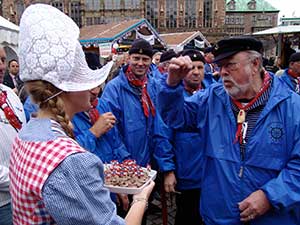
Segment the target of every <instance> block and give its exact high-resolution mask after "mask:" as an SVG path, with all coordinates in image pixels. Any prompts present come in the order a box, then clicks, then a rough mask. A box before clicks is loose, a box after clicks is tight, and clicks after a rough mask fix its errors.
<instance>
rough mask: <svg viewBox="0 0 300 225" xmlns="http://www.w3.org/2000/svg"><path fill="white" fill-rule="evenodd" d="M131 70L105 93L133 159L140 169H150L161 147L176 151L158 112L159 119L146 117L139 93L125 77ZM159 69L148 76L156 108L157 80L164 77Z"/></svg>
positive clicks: (154, 68) (152, 70) (106, 87)
mask: <svg viewBox="0 0 300 225" xmlns="http://www.w3.org/2000/svg"><path fill="white" fill-rule="evenodd" d="M126 68H127V67H123V68H122V69H121V70H120V73H119V75H118V76H117V77H116V78H114V79H113V80H111V81H110V82H109V83H108V84H107V85H106V86H105V89H104V92H103V95H102V98H103V99H105V100H106V101H107V102H108V104H109V107H110V108H111V109H112V112H113V114H114V115H115V116H116V118H117V120H118V123H117V127H118V130H119V133H120V135H121V139H122V141H123V143H124V145H125V146H126V148H127V150H128V152H129V153H130V154H131V157H132V159H135V160H136V161H137V163H138V164H139V165H142V166H146V165H147V164H148V163H150V161H151V160H152V156H153V151H154V149H155V148H156V146H157V145H158V146H159V147H161V148H172V145H171V144H170V142H169V140H168V139H167V136H166V135H165V134H164V132H165V130H164V128H163V122H162V119H161V117H160V116H159V114H158V112H156V115H155V117H153V116H152V114H151V113H149V117H148V118H147V117H146V116H145V115H144V112H143V109H142V105H141V100H140V96H139V93H138V91H137V90H136V89H134V88H133V87H132V86H130V85H129V83H128V80H127V78H126V76H125V74H124V71H126ZM156 73H159V71H158V70H157V69H156V67H154V66H151V67H150V71H149V72H148V74H147V76H148V84H147V91H148V93H149V95H150V98H151V100H152V102H153V103H154V105H155V107H156V95H157V83H156V81H155V78H157V77H161V75H160V74H156Z"/></svg>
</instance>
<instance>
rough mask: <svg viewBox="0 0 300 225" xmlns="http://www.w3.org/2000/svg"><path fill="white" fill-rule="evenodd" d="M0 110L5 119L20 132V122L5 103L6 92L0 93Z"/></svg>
mask: <svg viewBox="0 0 300 225" xmlns="http://www.w3.org/2000/svg"><path fill="white" fill-rule="evenodd" d="M0 108H1V109H2V110H3V112H4V114H5V117H6V119H7V120H8V122H9V123H10V125H12V126H13V127H14V128H15V129H16V130H20V129H21V128H22V122H21V121H20V120H19V118H18V117H17V115H16V114H15V113H14V111H13V110H12V108H11V107H10V106H9V104H8V102H7V92H6V91H0Z"/></svg>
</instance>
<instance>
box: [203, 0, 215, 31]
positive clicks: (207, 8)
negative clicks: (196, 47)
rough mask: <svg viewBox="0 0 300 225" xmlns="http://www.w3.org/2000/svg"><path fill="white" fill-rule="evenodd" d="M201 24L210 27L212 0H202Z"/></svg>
mask: <svg viewBox="0 0 300 225" xmlns="http://www.w3.org/2000/svg"><path fill="white" fill-rule="evenodd" d="M203 4H204V5H203V10H204V14H203V24H204V27H212V13H213V11H212V0H204V3H203Z"/></svg>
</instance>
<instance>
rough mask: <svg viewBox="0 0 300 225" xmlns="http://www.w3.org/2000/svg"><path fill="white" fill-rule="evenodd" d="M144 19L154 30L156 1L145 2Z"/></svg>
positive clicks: (156, 25)
mask: <svg viewBox="0 0 300 225" xmlns="http://www.w3.org/2000/svg"><path fill="white" fill-rule="evenodd" d="M146 19H147V20H148V21H149V22H150V23H151V25H152V26H153V27H155V28H157V27H158V1H157V0H148V1H146Z"/></svg>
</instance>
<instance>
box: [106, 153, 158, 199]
mask: <svg viewBox="0 0 300 225" xmlns="http://www.w3.org/2000/svg"><path fill="white" fill-rule="evenodd" d="M156 174H157V172H156V171H155V170H152V169H151V168H150V166H147V167H141V166H139V165H137V164H136V162H135V161H134V160H130V159H129V160H125V161H123V162H122V163H119V162H118V161H115V160H114V161H111V162H110V163H109V164H104V180H105V182H104V187H106V188H108V189H109V190H110V192H112V193H121V194H132V195H133V194H138V193H140V192H141V191H142V190H143V188H144V187H146V186H147V185H148V184H149V183H150V181H151V180H154V179H155V178H156Z"/></svg>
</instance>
